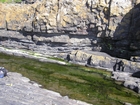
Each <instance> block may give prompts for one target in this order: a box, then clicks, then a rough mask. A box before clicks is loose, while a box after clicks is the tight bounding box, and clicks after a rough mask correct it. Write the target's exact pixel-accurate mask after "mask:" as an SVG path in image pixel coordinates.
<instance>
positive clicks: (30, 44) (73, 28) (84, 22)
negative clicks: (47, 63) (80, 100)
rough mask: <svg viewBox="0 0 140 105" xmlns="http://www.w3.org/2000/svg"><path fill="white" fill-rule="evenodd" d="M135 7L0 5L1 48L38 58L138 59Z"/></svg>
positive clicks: (135, 1)
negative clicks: (76, 53) (95, 54)
mask: <svg viewBox="0 0 140 105" xmlns="http://www.w3.org/2000/svg"><path fill="white" fill-rule="evenodd" d="M27 1H28V0H27ZM139 3H140V0H42V1H36V2H35V3H33V4H23V3H22V4H0V8H1V9H0V29H1V32H0V37H1V38H0V40H1V43H0V44H1V45H2V46H6V47H10V48H11V47H12V48H25V49H30V50H35V51H40V52H43V53H46V52H47V53H50V52H51V53H58V52H70V51H72V50H93V51H104V52H107V53H109V54H110V55H112V56H116V57H121V58H126V59H130V57H131V56H139V55H140V47H139V40H140V37H139V33H140V32H139V18H140V17H139V15H138V14H139V11H140V10H139V8H140V6H139Z"/></svg>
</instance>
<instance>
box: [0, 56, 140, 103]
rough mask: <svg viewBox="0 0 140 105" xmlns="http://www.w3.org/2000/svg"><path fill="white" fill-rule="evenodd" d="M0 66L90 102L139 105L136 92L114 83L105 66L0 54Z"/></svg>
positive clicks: (44, 85) (139, 101)
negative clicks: (86, 65) (98, 67)
mask: <svg viewBox="0 0 140 105" xmlns="http://www.w3.org/2000/svg"><path fill="white" fill-rule="evenodd" d="M0 66H4V67H5V68H6V69H8V70H9V71H13V72H19V73H21V74H23V75H24V76H26V77H28V78H30V79H31V80H33V81H36V82H38V83H39V84H42V85H43V87H44V88H46V89H50V90H53V91H57V92H59V93H60V94H61V95H64V96H65V95H67V96H69V97H70V98H74V99H78V100H82V101H85V102H88V103H92V104H93V105H122V102H129V103H132V104H134V105H140V96H139V95H138V94H136V93H135V92H133V91H131V90H128V89H126V88H124V87H123V86H121V85H117V84H116V83H115V81H113V80H112V79H111V78H110V76H111V73H110V72H107V71H105V70H99V69H94V68H87V67H84V66H78V65H59V64H54V63H45V62H39V61H37V60H33V59H27V58H22V57H15V56H9V55H5V54H0Z"/></svg>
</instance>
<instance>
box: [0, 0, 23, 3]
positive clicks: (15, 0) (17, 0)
mask: <svg viewBox="0 0 140 105" xmlns="http://www.w3.org/2000/svg"><path fill="white" fill-rule="evenodd" d="M0 2H1V3H19V2H21V0H0Z"/></svg>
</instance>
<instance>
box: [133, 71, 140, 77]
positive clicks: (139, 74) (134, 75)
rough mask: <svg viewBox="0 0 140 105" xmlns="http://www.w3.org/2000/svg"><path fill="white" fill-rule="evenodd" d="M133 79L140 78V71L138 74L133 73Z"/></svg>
mask: <svg viewBox="0 0 140 105" xmlns="http://www.w3.org/2000/svg"><path fill="white" fill-rule="evenodd" d="M132 77H137V78H140V71H137V72H135V73H133V74H132Z"/></svg>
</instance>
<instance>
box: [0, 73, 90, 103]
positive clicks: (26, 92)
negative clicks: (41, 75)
mask: <svg viewBox="0 0 140 105" xmlns="http://www.w3.org/2000/svg"><path fill="white" fill-rule="evenodd" d="M39 86H40V85H39V84H37V83H34V82H31V81H30V79H28V78H26V77H23V76H22V75H21V74H19V73H14V72H9V73H8V76H7V77H4V78H0V94H1V95H0V105H90V104H88V103H85V102H82V101H78V100H73V99H69V98H68V97H67V96H65V97H63V96H61V95H60V94H59V93H57V92H53V91H51V90H47V89H43V88H40V87H39Z"/></svg>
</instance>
